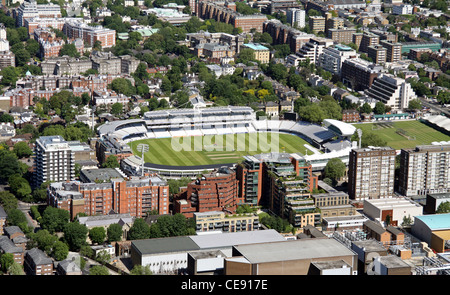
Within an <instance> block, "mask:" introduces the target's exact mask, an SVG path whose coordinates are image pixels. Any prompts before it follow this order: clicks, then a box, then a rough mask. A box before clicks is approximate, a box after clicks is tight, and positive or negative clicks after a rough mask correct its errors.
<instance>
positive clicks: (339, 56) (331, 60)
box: [319, 44, 358, 76]
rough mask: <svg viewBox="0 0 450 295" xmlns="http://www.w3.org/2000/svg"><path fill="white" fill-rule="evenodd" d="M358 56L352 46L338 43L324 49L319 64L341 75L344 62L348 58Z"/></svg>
mask: <svg viewBox="0 0 450 295" xmlns="http://www.w3.org/2000/svg"><path fill="white" fill-rule="evenodd" d="M355 57H358V54H357V53H356V51H355V50H353V49H352V48H350V47H348V46H345V45H341V44H339V45H336V46H334V47H327V48H325V49H323V52H322V54H321V55H320V57H319V66H320V67H322V68H323V69H324V70H326V71H329V72H331V73H333V74H335V75H339V76H340V75H341V66H342V63H343V62H344V61H345V60H346V59H348V58H355Z"/></svg>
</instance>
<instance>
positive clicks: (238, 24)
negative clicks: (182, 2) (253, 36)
mask: <svg viewBox="0 0 450 295" xmlns="http://www.w3.org/2000/svg"><path fill="white" fill-rule="evenodd" d="M197 16H198V17H200V18H202V19H214V20H216V21H219V22H224V23H227V24H231V25H233V26H234V27H235V28H242V31H243V32H244V33H248V32H250V30H251V29H256V31H257V32H260V33H262V32H263V22H265V21H266V20H267V17H266V16H265V15H262V14H253V15H244V14H241V13H238V12H237V11H236V5H235V4H234V3H226V4H225V5H223V4H221V3H215V2H211V1H200V2H199V3H198V10H197Z"/></svg>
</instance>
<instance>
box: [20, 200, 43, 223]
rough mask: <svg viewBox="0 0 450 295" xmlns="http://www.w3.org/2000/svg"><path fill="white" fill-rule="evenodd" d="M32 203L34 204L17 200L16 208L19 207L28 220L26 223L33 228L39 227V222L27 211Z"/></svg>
mask: <svg viewBox="0 0 450 295" xmlns="http://www.w3.org/2000/svg"><path fill="white" fill-rule="evenodd" d="M33 205H35V204H29V203H24V202H22V201H20V200H19V201H18V204H17V209H19V210H20V211H22V212H23V214H25V216H26V217H27V220H28V225H29V226H31V227H33V229H36V228H38V227H39V224H38V223H37V222H36V220H34V219H33V218H31V215H30V213H29V212H30V207H31V206H33Z"/></svg>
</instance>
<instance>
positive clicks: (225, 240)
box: [131, 229, 286, 255]
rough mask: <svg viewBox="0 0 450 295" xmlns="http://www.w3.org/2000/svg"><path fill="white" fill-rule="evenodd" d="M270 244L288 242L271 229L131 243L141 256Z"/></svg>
mask: <svg viewBox="0 0 450 295" xmlns="http://www.w3.org/2000/svg"><path fill="white" fill-rule="evenodd" d="M269 242H286V239H285V238H284V237H283V236H282V235H281V234H279V233H278V232H277V231H275V230H273V229H271V230H257V231H248V232H236V233H212V234H207V235H192V236H183V237H168V238H159V239H145V240H135V241H132V242H131V243H132V245H133V246H134V248H135V249H136V250H137V251H138V252H140V253H141V255H153V254H155V255H156V254H163V253H171V252H187V251H195V250H213V249H220V248H229V247H232V246H234V245H242V244H254V243H269Z"/></svg>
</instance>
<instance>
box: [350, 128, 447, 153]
mask: <svg viewBox="0 0 450 295" xmlns="http://www.w3.org/2000/svg"><path fill="white" fill-rule="evenodd" d="M353 126H355V127H356V128H357V129H361V130H362V131H363V134H364V132H366V133H367V132H371V133H376V134H377V135H379V136H380V137H381V138H382V139H383V140H385V141H386V142H387V145H388V146H390V147H392V148H394V149H397V150H400V149H402V148H414V147H416V146H418V145H427V144H431V143H432V142H433V141H449V140H450V136H448V135H446V134H443V133H441V132H439V131H438V130H436V129H434V128H432V127H430V126H428V125H426V124H424V123H422V122H420V121H398V122H388V123H386V122H383V123H381V122H380V123H363V124H353Z"/></svg>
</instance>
